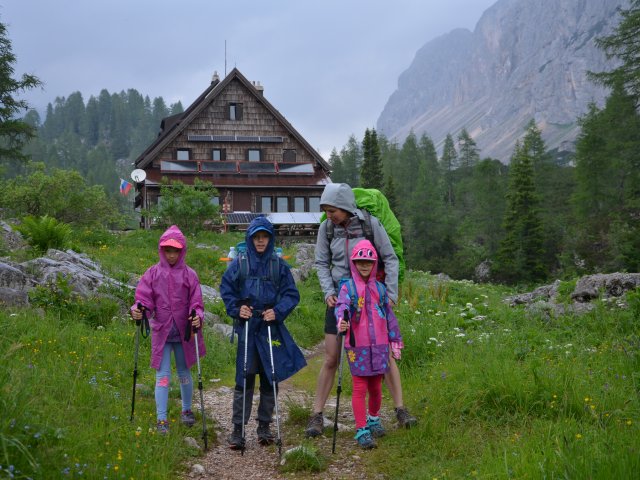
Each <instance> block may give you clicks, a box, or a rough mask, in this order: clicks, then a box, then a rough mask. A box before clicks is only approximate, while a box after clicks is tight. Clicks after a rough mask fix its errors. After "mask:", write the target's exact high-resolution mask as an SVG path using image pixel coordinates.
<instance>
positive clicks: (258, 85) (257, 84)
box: [253, 82, 264, 96]
mask: <svg viewBox="0 0 640 480" xmlns="http://www.w3.org/2000/svg"><path fill="white" fill-rule="evenodd" d="M253 86H254V87H255V88H256V90H257V91H258V93H259V94H260V95H262V96H264V87H263V86H262V85H260V82H253Z"/></svg>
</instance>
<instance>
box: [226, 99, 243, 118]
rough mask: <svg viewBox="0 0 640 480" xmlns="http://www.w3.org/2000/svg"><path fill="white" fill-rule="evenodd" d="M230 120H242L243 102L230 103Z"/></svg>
mask: <svg viewBox="0 0 640 480" xmlns="http://www.w3.org/2000/svg"><path fill="white" fill-rule="evenodd" d="M229 120H233V121H238V120H242V104H241V103H235V102H234V103H230V104H229Z"/></svg>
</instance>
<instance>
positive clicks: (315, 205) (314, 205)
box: [309, 197, 320, 212]
mask: <svg viewBox="0 0 640 480" xmlns="http://www.w3.org/2000/svg"><path fill="white" fill-rule="evenodd" d="M309 211H310V212H319V211H320V197H309Z"/></svg>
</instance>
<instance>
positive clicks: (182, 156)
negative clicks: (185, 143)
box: [176, 148, 191, 160]
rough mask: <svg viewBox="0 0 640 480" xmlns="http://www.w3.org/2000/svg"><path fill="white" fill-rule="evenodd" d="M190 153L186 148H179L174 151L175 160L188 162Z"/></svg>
mask: <svg viewBox="0 0 640 480" xmlns="http://www.w3.org/2000/svg"><path fill="white" fill-rule="evenodd" d="M190 154H191V152H190V151H189V149H188V148H179V149H178V150H177V151H176V160H189V158H190V156H191V155H190Z"/></svg>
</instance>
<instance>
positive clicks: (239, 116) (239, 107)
mask: <svg viewBox="0 0 640 480" xmlns="http://www.w3.org/2000/svg"><path fill="white" fill-rule="evenodd" d="M236 120H242V104H241V103H236Z"/></svg>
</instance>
